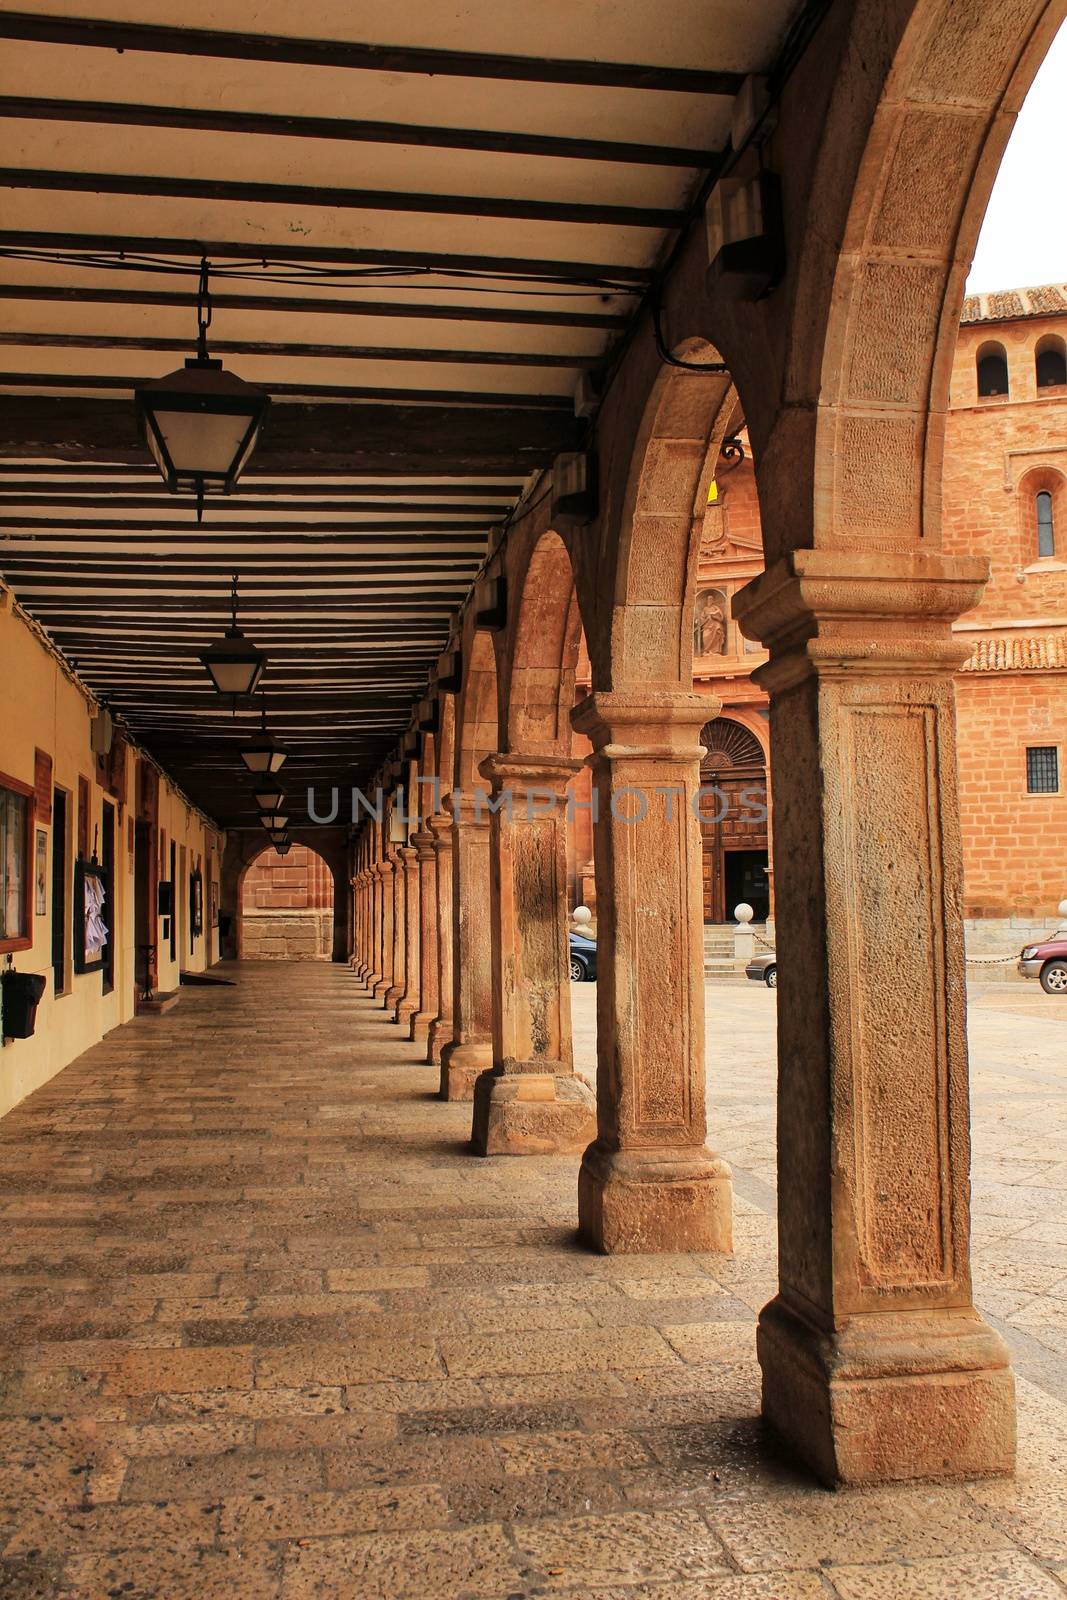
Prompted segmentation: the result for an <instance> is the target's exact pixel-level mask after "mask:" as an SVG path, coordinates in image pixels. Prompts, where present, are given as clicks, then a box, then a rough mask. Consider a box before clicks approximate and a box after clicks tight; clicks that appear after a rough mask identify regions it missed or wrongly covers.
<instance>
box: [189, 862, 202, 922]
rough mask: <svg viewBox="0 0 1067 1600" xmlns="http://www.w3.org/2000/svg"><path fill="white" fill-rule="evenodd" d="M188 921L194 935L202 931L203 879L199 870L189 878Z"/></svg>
mask: <svg viewBox="0 0 1067 1600" xmlns="http://www.w3.org/2000/svg"><path fill="white" fill-rule="evenodd" d="M189 923H190V926H191V928H192V931H193V933H194V935H195V934H199V933H202V932H203V931H204V879H203V877H202V875H201V874H200V872H199V871H197V872H194V873H192V874H191V875H190V878H189Z"/></svg>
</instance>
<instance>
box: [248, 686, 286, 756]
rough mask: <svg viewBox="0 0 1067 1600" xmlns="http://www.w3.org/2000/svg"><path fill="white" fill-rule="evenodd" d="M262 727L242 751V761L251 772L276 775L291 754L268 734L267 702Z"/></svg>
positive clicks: (263, 707) (264, 705)
mask: <svg viewBox="0 0 1067 1600" xmlns="http://www.w3.org/2000/svg"><path fill="white" fill-rule="evenodd" d="M261 711H262V726H261V728H260V731H259V733H255V734H253V735H252V737H251V739H250V740H249V741H248V743H247V744H246V745H245V747H244V749H243V750H242V751H241V760H242V761H243V762H244V764H245V766H246V767H247V768H248V770H249V772H262V773H274V772H277V771H278V770H279V768H281V767H283V766H284V765H285V762H286V760H287V759H288V756H289V752H288V751H287V750H286V748H285V746H284V745H282V744H280V743H279V742H278V740H277V739H274V738H272V737H271V735H270V734H269V733H268V732H267V702H266V700H263V701H262V706H261Z"/></svg>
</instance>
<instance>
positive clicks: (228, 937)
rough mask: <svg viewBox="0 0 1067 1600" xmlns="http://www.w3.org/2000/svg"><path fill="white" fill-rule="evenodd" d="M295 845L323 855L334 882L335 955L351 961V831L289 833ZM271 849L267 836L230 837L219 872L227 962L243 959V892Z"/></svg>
mask: <svg viewBox="0 0 1067 1600" xmlns="http://www.w3.org/2000/svg"><path fill="white" fill-rule="evenodd" d="M289 836H290V838H291V839H292V841H293V843H294V844H302V845H306V846H307V848H308V849H309V850H314V851H315V853H316V854H317V855H320V856H321V857H322V858H323V860H324V861H325V862H326V865H327V866H328V867H329V869H330V874H331V876H332V878H333V951H332V957H331V959H332V960H334V961H347V960H348V933H349V921H348V916H349V913H348V902H349V896H350V894H351V885H350V883H349V863H348V830H347V828H343V827H340V826H331V827H321V828H293V827H291V828H290V829H289ZM269 848H270V841H269V840H268V839H267V838H266V836H265V835H263V834H258V833H252V832H251V831H250V830H249V831H237V830H236V829H235V830H232V831H231V832H229V833H228V834H227V835H226V846H225V849H224V850H223V853H222V865H221V869H220V872H219V920H220V928H219V935H220V937H219V949H220V954H221V957H222V959H223V960H225V961H239V960H240V959H241V949H240V944H241V934H240V912H241V891H242V889H243V887H244V879H245V874H246V872H247V871H248V868H249V867H250V866H251V865H252V863H253V861H255V859H256V858H257V856H260V855H262V854H263V852H264V850H267V849H269ZM225 917H228V918H229V922H228V924H227V925H226V932H225V933H223V932H222V926H223V918H225Z"/></svg>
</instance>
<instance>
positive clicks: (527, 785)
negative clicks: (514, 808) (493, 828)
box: [478, 751, 585, 798]
mask: <svg viewBox="0 0 1067 1600" xmlns="http://www.w3.org/2000/svg"><path fill="white" fill-rule="evenodd" d="M584 765H585V763H584V761H582V760H581V758H580V757H571V756H565V755H523V754H521V753H519V752H512V751H506V752H505V751H499V752H498V753H497V754H496V755H492V756H486V758H485V760H484V761H483V762H482V763H481V765H480V766H479V768H478V771H479V772H480V773H481V775H482V777H483V778H485V779H486V780H487V782H488V783H489V784H490V785H491V787H492V792H493V795H494V796H496V795H499V794H502V793H503V791H504V790H505V789H512V790H515V791H516V792H518V793H520V794H524V793H525V792H526V791H527V790H529V789H542V790H544V789H550V790H551V791H552V792H553V794H555V795H556V796H557V797H559V798H562V796H563V793H564V791H565V790H566V787H567V785H568V784H569V783H570V781H571V779H572V778H573V777H574V775H575V773H578V772H580V771H581V770H582V767H583V766H584Z"/></svg>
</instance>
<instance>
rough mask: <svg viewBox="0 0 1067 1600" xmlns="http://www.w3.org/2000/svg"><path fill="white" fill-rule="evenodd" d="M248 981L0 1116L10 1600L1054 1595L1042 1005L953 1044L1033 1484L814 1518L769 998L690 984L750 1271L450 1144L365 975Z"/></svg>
mask: <svg viewBox="0 0 1067 1600" xmlns="http://www.w3.org/2000/svg"><path fill="white" fill-rule="evenodd" d="M232 971H233V974H234V975H235V976H237V977H238V979H239V982H238V986H237V987H236V988H233V989H207V988H197V989H191V990H187V991H185V992H184V994H183V998H182V1003H181V1005H180V1006H179V1007H178V1009H177V1010H176V1011H174V1012H172V1013H170V1014H169V1015H167V1016H166V1017H161V1018H160V1017H151V1018H143V1019H140V1020H138V1021H137V1022H135V1023H133V1024H131V1025H130V1026H129V1027H127V1028H124V1029H122V1030H120V1031H117V1032H116V1033H114V1034H112V1035H111V1036H110V1037H109V1038H108V1039H107V1040H106V1041H105V1042H104V1043H103V1044H102V1045H100V1046H98V1047H97V1048H96V1049H94V1050H92V1051H90V1052H88V1053H87V1054H86V1055H84V1056H83V1057H81V1059H80V1060H79V1061H77V1062H75V1063H74V1064H73V1065H72V1066H71V1067H69V1068H68V1069H67V1071H66V1072H64V1073H62V1074H61V1075H60V1076H59V1077H58V1078H57V1079H55V1080H54V1081H53V1082H52V1083H51V1084H50V1085H48V1086H47V1087H46V1088H45V1089H44V1090H42V1091H40V1092H39V1093H38V1094H36V1095H34V1096H33V1097H32V1098H31V1099H30V1100H28V1101H26V1102H24V1104H23V1105H22V1106H20V1107H19V1108H18V1109H17V1110H16V1111H15V1112H13V1113H12V1114H11V1115H10V1116H9V1117H8V1118H6V1119H5V1121H4V1122H3V1123H2V1124H0V1224H2V1225H0V1296H2V1304H0V1317H2V1323H0V1335H2V1348H0V1363H2V1366H0V1550H2V1552H3V1553H2V1555H0V1595H2V1596H3V1597H4V1600H28V1597H31V1596H41V1597H44V1596H52V1595H55V1596H64V1597H75V1596H76V1597H83V1600H89V1597H92V1600H95V1597H97V1596H100V1597H104V1596H106V1597H108V1600H147V1597H149V1596H153V1597H158V1600H184V1597H186V1596H190V1597H191V1596H196V1597H197V1600H216V1597H225V1600H259V1597H261V1596H269V1597H272V1600H298V1597H301V1600H302V1597H305V1596H321V1597H327V1596H331V1597H332V1596H345V1597H349V1596H351V1597H354V1600H373V1597H376V1596H380V1597H389V1600H401V1597H407V1596H412V1597H415V1596H417V1597H419V1600H458V1597H466V1596H471V1597H474V1596H485V1597H501V1600H504V1597H512V1596H514V1597H520V1596H521V1597H527V1596H534V1595H553V1596H554V1595H559V1596H570V1597H572V1600H574V1597H576V1596H590V1597H596V1600H616V1597H617V1600H623V1597H624V1596H627V1597H631V1600H638V1597H641V1600H698V1597H700V1600H704V1597H707V1600H794V1597H795V1600H817V1597H818V1600H833V1597H835V1596H836V1597H837V1600H923V1597H926V1596H956V1595H968V1596H973V1597H975V1600H1044V1597H1053V1596H1059V1597H1060V1600H1063V1596H1064V1594H1065V1592H1067V1531H1065V1529H1064V1521H1063V1515H1062V1506H1063V1500H1064V1488H1065V1484H1067V1404H1065V1403H1064V1399H1063V1396H1062V1394H1060V1393H1059V1392H1057V1390H1056V1387H1055V1386H1056V1383H1057V1381H1058V1375H1060V1374H1061V1373H1062V1366H1063V1363H1062V1361H1061V1360H1060V1357H1061V1356H1062V1355H1063V1354H1064V1343H1063V1329H1064V1327H1065V1326H1067V1306H1065V1305H1064V1295H1065V1294H1067V1289H1065V1285H1067V1234H1065V1232H1064V1225H1063V1222H1062V1216H1063V1212H1062V1209H1061V1208H1058V1206H1057V1200H1058V1198H1059V1197H1058V1196H1057V1194H1056V1189H1057V1188H1058V1187H1061V1186H1062V1185H1063V1183H1064V1181H1065V1172H1064V1164H1063V1162H1062V1161H1060V1162H1059V1163H1057V1161H1056V1156H1057V1154H1060V1153H1061V1152H1062V1148H1063V1142H1062V1131H1063V1126H1064V1122H1063V1113H1064V1094H1063V1083H1064V1078H1065V1075H1067V1066H1065V1062H1064V1055H1065V1052H1064V1050H1063V1047H1062V1044H1061V1043H1060V1041H1061V1040H1064V1039H1067V1033H1065V1032H1064V1031H1063V1023H1062V1022H1061V1021H1058V1020H1054V1021H1052V1020H1048V1012H1047V1010H1045V1011H1042V1012H1040V1013H1037V1014H1035V1015H1031V1014H1030V1013H1029V1012H1028V1011H1026V1010H1025V1006H1026V1005H1028V1004H1030V1001H1031V999H1032V997H1020V998H1019V999H1018V1000H1017V1001H1015V1002H1013V1003H1014V1004H1015V1005H1016V1006H1017V1007H1018V1006H1023V1007H1024V1010H1023V1012H1021V1013H1020V1012H1019V1011H1018V1010H1014V1011H1013V1010H1011V1009H1009V1010H1007V1011H1004V1010H1003V1009H997V1006H995V1005H987V1004H986V1001H985V997H980V998H979V1000H978V1002H977V1003H976V1005H975V1008H974V1018H973V1020H974V1035H975V1041H974V1043H975V1056H976V1062H977V1071H976V1083H975V1091H976V1092H975V1124H976V1200H977V1206H976V1209H977V1212H978V1219H979V1228H978V1247H977V1252H976V1254H977V1259H978V1277H979V1283H980V1291H979V1298H980V1299H982V1302H983V1304H984V1305H985V1306H986V1307H987V1308H988V1309H989V1310H990V1311H991V1312H993V1313H994V1314H995V1315H997V1316H998V1317H1000V1318H1001V1319H1002V1325H1003V1326H1006V1327H1009V1328H1010V1329H1012V1330H1014V1331H1013V1333H1012V1337H1013V1338H1016V1337H1018V1338H1020V1339H1022V1340H1024V1341H1032V1343H1025V1344H1024V1343H1020V1344H1017V1346H1016V1351H1017V1355H1019V1359H1020V1367H1022V1366H1023V1365H1024V1364H1025V1363H1026V1362H1027V1361H1029V1365H1028V1366H1027V1369H1026V1374H1024V1375H1023V1376H1021V1377H1020V1381H1019V1392H1020V1429H1021V1448H1020V1456H1021V1465H1020V1474H1019V1477H1018V1479H1017V1481H1016V1482H1014V1483H994V1484H953V1485H945V1486H932V1487H923V1488H919V1489H913V1488H900V1489H888V1490H874V1491H865V1492H863V1493H850V1494H845V1495H832V1494H828V1493H826V1492H825V1491H823V1490H821V1489H819V1488H818V1487H816V1486H815V1485H814V1484H813V1483H812V1482H811V1481H810V1480H809V1479H807V1478H806V1477H804V1476H803V1475H801V1474H799V1473H796V1472H793V1471H791V1470H790V1469H789V1468H788V1467H787V1466H785V1465H783V1464H782V1463H780V1462H779V1461H777V1460H776V1459H775V1457H774V1456H773V1454H771V1453H770V1452H769V1450H768V1449H767V1447H766V1444H765V1442H764V1441H763V1440H762V1439H761V1436H760V1429H759V1424H758V1421H757V1409H758V1384H757V1379H758V1372H757V1369H756V1366H755V1363H754V1360H753V1320H754V1312H755V1310H756V1308H757V1307H758V1306H759V1305H760V1304H761V1303H762V1301H763V1300H764V1299H765V1298H766V1296H767V1294H768V1293H769V1292H770V1288H771V1285H772V1279H773V1226H772V1222H771V1217H770V1215H769V1212H768V1203H769V1200H770V1197H771V1184H772V1181H773V1157H772V1154H771V1143H770V1139H771V1125H772V1120H773V1104H772V1099H771V1092H770V1091H771V1085H772V1083H773V1045H771V1047H770V1053H769V1054H768V1043H769V1041H771V1039H772V1033H771V1029H772V1026H773V1003H774V1002H773V997H772V996H770V995H768V994H766V993H765V992H764V991H762V990H755V989H753V991H751V992H749V991H742V990H728V989H722V990H719V991H715V992H711V991H709V1008H710V1011H711V1014H712V1018H713V1023H714V1031H713V1034H712V1038H713V1041H714V1045H713V1054H714V1051H721V1052H722V1062H723V1064H722V1065H721V1066H720V1065H718V1064H717V1065H716V1066H715V1070H714V1072H713V1080H714V1085H715V1087H714V1091H713V1116H714V1120H715V1124H716V1135H715V1137H716V1142H717V1144H718V1146H719V1148H720V1149H721V1150H722V1151H723V1152H724V1153H725V1154H726V1155H727V1156H729V1157H731V1158H732V1159H734V1160H736V1161H737V1163H738V1185H737V1187H738V1229H737V1233H738V1239H737V1253H736V1255H735V1256H734V1257H733V1258H731V1259H723V1258H720V1257H712V1256H706V1257H699V1258H694V1257H666V1256H660V1257H655V1258H635V1257H627V1258H614V1259H607V1258H602V1257H594V1256H591V1255H588V1254H586V1253H584V1252H582V1251H580V1250H578V1249H577V1248H576V1247H575V1244H574V1240H573V1232H572V1225H573V1213H574V1193H575V1167H576V1162H575V1161H574V1160H573V1159H572V1158H566V1159H558V1160H543V1159H535V1160H507V1159H500V1160H497V1161H493V1162H486V1161H480V1160H478V1159H476V1158H473V1157H471V1156H470V1155H469V1154H467V1153H466V1150H465V1148H464V1145H465V1140H466V1135H467V1132H468V1129H469V1117H470V1111H469V1107H465V1106H445V1105H442V1104H441V1103H440V1102H438V1101H437V1100H436V1099H435V1098H434V1097H433V1088H434V1074H433V1073H432V1072H431V1071H430V1070H429V1069H427V1068H425V1067H423V1066H419V1065H417V1064H416V1053H415V1051H414V1049H413V1047H411V1046H409V1045H407V1044H406V1043H405V1042H403V1041H402V1040H400V1039H398V1037H397V1030H396V1029H395V1028H394V1027H392V1026H391V1025H389V1024H388V1023H386V1022H385V1021H384V1019H383V1018H382V1016H381V1013H379V1012H375V1011H373V1010H372V1009H371V1008H370V1006H369V1003H368V1002H367V1001H366V999H364V998H363V997H362V991H361V990H360V988H359V986H358V984H357V983H356V982H355V980H354V979H353V977H352V976H351V974H350V973H348V972H347V970H346V969H344V968H338V967H332V966H326V967H323V966H316V965H306V966H302V967H288V966H279V965H277V964H273V965H269V966H247V967H242V968H240V969H232ZM592 999H593V995H592V990H591V988H588V987H583V988H580V989H577V990H576V991H575V1009H576V1020H577V1034H578V1038H579V1045H580V1049H582V1050H584V1051H585V1052H586V1053H588V1050H589V1044H590V1036H591V1017H592ZM1001 1004H1003V1003H1002V1002H1001ZM1057 1116H1058V1117H1059V1119H1060V1121H1059V1132H1060V1144H1059V1145H1058V1146H1057V1145H1056V1144H1055V1143H1054V1142H1053V1141H1054V1136H1055V1133H1056V1125H1055V1120H1054V1119H1055V1118H1056V1117H1057ZM1044 1218H1052V1219H1054V1220H1053V1221H1044V1220H1042V1219H1044ZM1061 1311H1062V1312H1064V1315H1063V1316H1060V1312H1061ZM1020 1352H1021V1354H1020Z"/></svg>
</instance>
